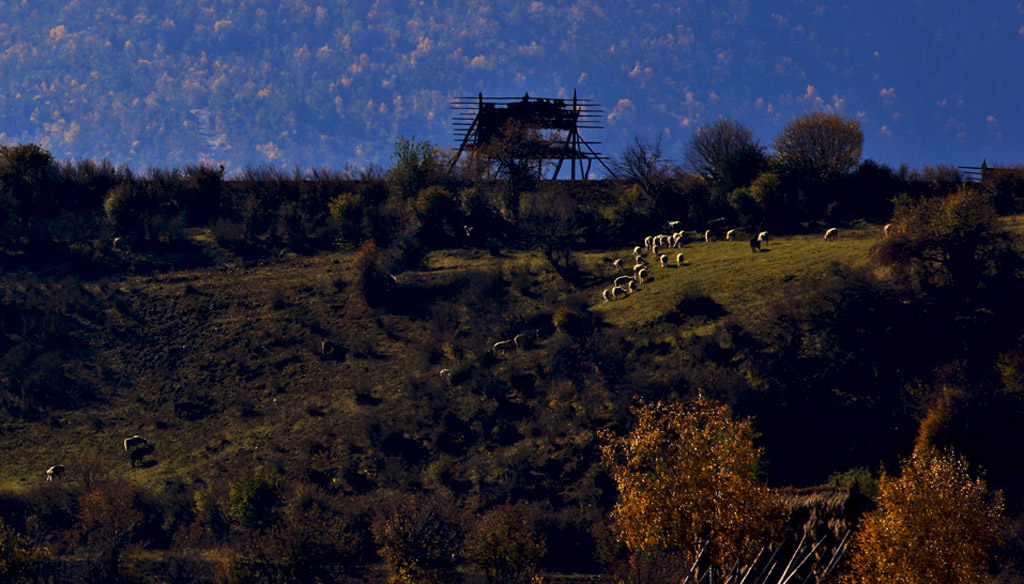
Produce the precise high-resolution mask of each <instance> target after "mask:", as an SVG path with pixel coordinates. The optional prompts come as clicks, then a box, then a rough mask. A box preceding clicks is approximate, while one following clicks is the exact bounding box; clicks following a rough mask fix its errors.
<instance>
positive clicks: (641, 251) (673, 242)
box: [601, 221, 836, 302]
mask: <svg viewBox="0 0 1024 584" xmlns="http://www.w3.org/2000/svg"><path fill="white" fill-rule="evenodd" d="M679 223H680V222H679V221H669V222H668V227H669V229H670V230H671V229H675V228H676V227H678V226H679ZM829 231H830V232H831V235H830V234H826V235H825V239H826V241H827V240H829V239H831V238H832V237H833V236H834V234H835V233H836V230H835V229H834V228H833V229H830V230H829ZM736 232H737V230H736V229H729V230H728V231H726V232H725V239H726V241H733V239H734V236H735V235H736ZM687 236H688V234H687V232H686V231H685V230H680V231H672V232H670V233H660V234H657V235H648V236H647V237H645V238H644V241H643V245H642V246H641V245H638V246H636V247H634V248H633V269H632V271H631V272H630V273H627V274H622V275H619V276H617V277H616V278H615V280H614V281H613V282H612V286H611V288H605V289H604V290H603V291H602V292H601V297H602V298H604V301H605V302H612V301H614V300H618V299H619V298H625V297H627V296H629V295H630V294H632V293H633V292H636V291H637V290H639V289H640V285H641V284H643V283H644V282H645V281H648V280H650V277H649V276H648V272H647V268H648V262H647V253H648V252H649V253H650V257H651V260H652V262H657V263H658V264H659V265H660V266H661V267H662V268H665V267H668V265H669V263H670V261H671V259H670V255H671V254H670V253H663V252H665V251H666V250H669V249H679V248H682V247H683V246H684V245H685V244H686V243H687V241H688V239H687ZM712 239H713V235H712V230H710V229H706V230H705V231H704V241H705V243H710V242H711V241H712ZM767 242H768V232H767V231H761V232H760V233H758V234H757V237H755V238H753V239H751V240H750V249H751V251H754V252H757V251H760V249H761V246H762V245H763V244H766V243H767ZM612 265H613V266H615V270H616V273H620V272H622V271H623V261H622V259H621V258H617V259H615V260H614V261H613V262H612ZM682 266H683V254H682V253H681V252H678V253H676V254H675V267H677V268H680V267H682Z"/></svg>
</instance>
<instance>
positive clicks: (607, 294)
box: [601, 288, 612, 302]
mask: <svg viewBox="0 0 1024 584" xmlns="http://www.w3.org/2000/svg"><path fill="white" fill-rule="evenodd" d="M601 296H602V297H603V298H604V301H605V302H611V301H612V289H611V288H605V289H604V291H603V292H601Z"/></svg>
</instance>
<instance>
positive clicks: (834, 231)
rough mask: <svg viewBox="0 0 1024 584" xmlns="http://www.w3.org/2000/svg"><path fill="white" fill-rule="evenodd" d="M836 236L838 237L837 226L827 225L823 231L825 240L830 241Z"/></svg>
mask: <svg viewBox="0 0 1024 584" xmlns="http://www.w3.org/2000/svg"><path fill="white" fill-rule="evenodd" d="M837 237H839V228H837V227H829V228H828V230H827V231H826V232H825V241H832V240H833V239H835V238H837Z"/></svg>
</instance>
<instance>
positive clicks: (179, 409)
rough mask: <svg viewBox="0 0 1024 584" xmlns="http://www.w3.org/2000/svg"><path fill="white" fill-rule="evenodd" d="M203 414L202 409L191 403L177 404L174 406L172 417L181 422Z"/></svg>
mask: <svg viewBox="0 0 1024 584" xmlns="http://www.w3.org/2000/svg"><path fill="white" fill-rule="evenodd" d="M202 413H203V407H202V406H200V405H199V404H196V403H192V402H187V401H183V402H177V403H176V404H174V416H175V417H177V418H181V419H182V420H192V419H194V418H198V417H199V416H200V415H201V414H202Z"/></svg>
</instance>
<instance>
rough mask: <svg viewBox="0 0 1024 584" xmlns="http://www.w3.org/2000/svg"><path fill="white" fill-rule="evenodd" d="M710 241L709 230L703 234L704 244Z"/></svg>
mask: <svg viewBox="0 0 1024 584" xmlns="http://www.w3.org/2000/svg"><path fill="white" fill-rule="evenodd" d="M709 241H711V230H710V229H708V230H706V231H705V232H704V243H707V242H709Z"/></svg>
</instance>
